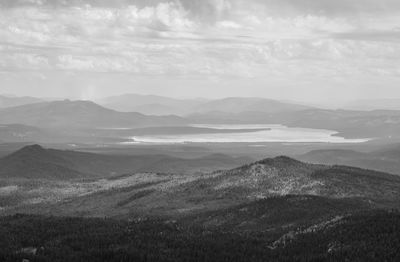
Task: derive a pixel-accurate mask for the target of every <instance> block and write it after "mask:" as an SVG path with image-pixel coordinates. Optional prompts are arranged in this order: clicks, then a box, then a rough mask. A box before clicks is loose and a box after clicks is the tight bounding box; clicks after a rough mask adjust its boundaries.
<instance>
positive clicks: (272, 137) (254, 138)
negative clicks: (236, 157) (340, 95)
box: [125, 124, 369, 144]
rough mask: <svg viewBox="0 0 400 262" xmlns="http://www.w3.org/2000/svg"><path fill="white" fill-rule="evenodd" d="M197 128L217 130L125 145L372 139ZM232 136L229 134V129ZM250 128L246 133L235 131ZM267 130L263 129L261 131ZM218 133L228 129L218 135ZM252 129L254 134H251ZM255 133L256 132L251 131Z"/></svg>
mask: <svg viewBox="0 0 400 262" xmlns="http://www.w3.org/2000/svg"><path fill="white" fill-rule="evenodd" d="M192 127H197V128H210V129H214V131H213V133H209V134H208V133H202V134H179V135H171V134H165V135H163V134H159V135H140V136H132V137H130V139H132V141H131V142H126V143H125V144H182V143H268V142H290V143H363V142H367V141H369V139H345V138H343V137H339V136H334V134H336V133H337V132H336V131H332V130H323V129H310V128H293V127H286V126H283V125H210V124H202V125H192ZM227 129H228V130H232V133H226V130H227ZM238 129H246V130H247V131H246V132H239V133H238V132H237V131H235V130H238ZM260 129H263V130H260ZM218 130H224V132H223V133H222V132H221V133H218V132H217V131H218ZM249 130H250V131H249ZM251 130H255V131H251Z"/></svg>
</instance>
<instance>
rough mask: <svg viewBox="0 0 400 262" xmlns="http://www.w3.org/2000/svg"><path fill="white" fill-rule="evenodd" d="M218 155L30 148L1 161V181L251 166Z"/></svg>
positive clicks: (200, 170) (243, 159)
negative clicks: (193, 156)
mask: <svg viewBox="0 0 400 262" xmlns="http://www.w3.org/2000/svg"><path fill="white" fill-rule="evenodd" d="M248 161H249V159H248V158H234V157H230V156H227V155H223V154H214V155H209V156H204V157H201V158H194V159H183V158H176V157H170V156H166V155H137V156H126V155H106V154H93V153H85V152H77V151H68V150H55V149H44V148H42V147H41V146H39V145H33V146H27V147H24V148H22V149H21V150H18V151H17V152H15V153H13V154H11V155H9V156H6V157H4V158H2V159H0V178H31V179H43V178H45V179H54V180H57V179H64V180H65V179H76V178H81V179H82V178H94V177H112V176H116V175H121V174H132V173H137V172H160V173H178V174H181V173H196V172H211V171H214V170H219V169H229V168H232V167H234V166H237V165H241V164H243V163H246V162H248Z"/></svg>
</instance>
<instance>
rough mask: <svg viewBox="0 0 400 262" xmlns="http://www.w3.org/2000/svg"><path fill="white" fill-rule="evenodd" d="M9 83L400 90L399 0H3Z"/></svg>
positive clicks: (218, 92)
mask: <svg viewBox="0 0 400 262" xmlns="http://www.w3.org/2000/svg"><path fill="white" fill-rule="evenodd" d="M0 93H13V94H17V95H34V96H47V97H61V96H70V97H75V98H81V99H91V98H95V97H102V96H106V95H112V94H119V93H144V94H159V95H169V96H175V97H226V96H263V97H269V98H279V99H287V100H301V101H315V102H332V101H335V102H338V101H344V100H351V99H364V98H378V97H382V98H384V97H389V98H393V97H400V1H399V0H335V1H332V0H114V1H109V0H0Z"/></svg>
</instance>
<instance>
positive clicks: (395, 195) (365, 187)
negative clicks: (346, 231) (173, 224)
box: [23, 157, 400, 219]
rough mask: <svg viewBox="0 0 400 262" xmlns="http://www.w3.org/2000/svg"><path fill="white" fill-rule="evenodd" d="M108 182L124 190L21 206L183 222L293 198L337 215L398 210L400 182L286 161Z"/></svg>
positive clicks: (43, 210) (50, 211) (374, 174)
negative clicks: (335, 210)
mask: <svg viewBox="0 0 400 262" xmlns="http://www.w3.org/2000/svg"><path fill="white" fill-rule="evenodd" d="M110 181H112V183H117V184H119V185H125V186H119V187H109V188H107V189H102V190H99V191H91V193H90V194H85V195H83V196H82V195H75V197H71V196H70V195H69V198H68V199H66V201H62V202H57V204H56V205H52V204H43V203H42V204H39V205H34V206H31V205H30V206H25V207H24V208H23V210H25V211H26V212H33V213H39V214H51V215H66V216H70V215H82V214H84V215H85V216H108V217H119V218H131V217H136V216H161V217H165V216H166V217H186V216H193V215H194V216H196V215H200V216H202V214H206V213H207V212H219V211H220V212H222V211H223V210H225V209H227V208H228V209H229V208H232V207H235V206H237V205H243V208H244V207H245V205H246V204H250V203H253V202H254V201H258V200H263V199H265V200H266V201H267V202H266V203H269V202H268V201H272V200H268V199H271V198H275V197H278V198H281V197H286V196H290V195H293V196H296V197H295V198H293V200H290V198H289V199H287V200H284V202H286V201H289V203H291V201H294V203H303V204H302V206H303V207H304V208H306V209H307V203H308V202H309V201H311V202H310V203H313V201H314V202H315V201H316V202H315V203H320V200H321V201H322V202H324V201H325V203H328V202H331V204H330V205H331V207H332V208H333V207H337V208H338V209H339V210H342V209H341V208H340V207H343V208H344V209H343V210H345V209H346V208H347V209H349V208H350V209H351V207H354V205H355V206H358V207H360V208H361V209H371V208H398V207H399V203H400V191H399V190H398V189H399V188H400V177H399V176H396V175H391V174H387V173H383V172H377V171H371V170H365V169H360V168H354V167H346V166H327V165H315V164H308V163H304V162H300V161H297V160H294V159H292V158H288V157H277V158H268V159H264V160H262V161H258V162H255V163H252V164H248V165H245V166H241V167H239V168H236V169H231V170H226V171H216V172H212V173H208V174H203V175H200V176H198V175H197V176H196V175H195V176H193V175H192V176H191V175H186V176H179V175H178V176H177V175H173V174H172V175H162V174H158V175H151V174H148V175H146V176H143V175H140V174H131V175H129V174H128V175H125V176H122V177H114V178H112V180H110ZM118 181H121V182H118ZM109 183H111V182H109ZM301 196H303V197H307V196H315V197H319V198H312V197H311V198H304V199H303V198H301ZM302 199H303V200H302ZM319 199H320V200H319ZM323 199H326V200H323ZM335 199H337V200H338V201H336V202H335ZM339 200H341V201H339ZM299 201H300V202H299ZM99 203H101V204H99ZM271 203H273V202H271ZM346 203H347V204H346ZM277 206H279V205H277ZM284 206H285V205H284ZM312 206H314V204H312V205H311V204H310V206H309V207H310V208H311V207H312ZM316 209H317V208H316V207H315V209H314V210H316ZM277 210H279V208H277ZM307 210H309V209H307ZM235 212H236V211H235ZM271 212H272V211H271ZM277 212H279V211H277ZM307 212H309V211H307ZM310 212H311V211H310ZM203 219H204V218H203Z"/></svg>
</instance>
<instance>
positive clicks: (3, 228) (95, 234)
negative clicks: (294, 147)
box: [0, 210, 400, 262]
mask: <svg viewBox="0 0 400 262" xmlns="http://www.w3.org/2000/svg"><path fill="white" fill-rule="evenodd" d="M399 248H400V213H399V212H398V211H381V210H377V211H362V212H358V213H355V214H353V215H347V216H340V217H335V218H333V219H331V220H328V221H325V222H323V223H319V224H316V225H313V226H307V227H303V228H301V227H300V228H298V229H297V230H295V231H290V232H287V231H286V232H285V230H284V229H282V231H281V236H280V237H279V236H277V235H276V234H271V233H269V232H263V233H261V232H260V233H257V234H244V233H234V232H225V231H224V232H222V231H218V230H215V231H209V230H206V229H204V228H202V227H197V226H183V225H181V224H180V222H175V221H174V222H172V221H168V222H166V221H162V220H143V221H117V220H108V219H99V218H90V219H88V218H56V217H42V216H26V215H15V216H10V217H3V218H1V219H0V261H22V259H28V260H29V261H110V262H112V261H171V262H172V261H185V262H186V261H216V262H217V261H218V262H223V261H226V262H228V261H229V262H231V261H233V262H234V261H399V259H400V254H399V252H398V250H399Z"/></svg>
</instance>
